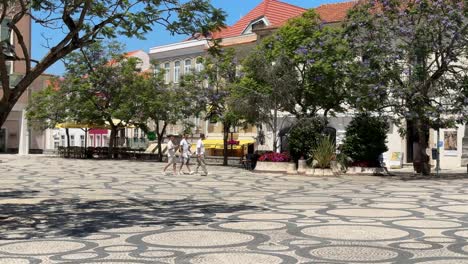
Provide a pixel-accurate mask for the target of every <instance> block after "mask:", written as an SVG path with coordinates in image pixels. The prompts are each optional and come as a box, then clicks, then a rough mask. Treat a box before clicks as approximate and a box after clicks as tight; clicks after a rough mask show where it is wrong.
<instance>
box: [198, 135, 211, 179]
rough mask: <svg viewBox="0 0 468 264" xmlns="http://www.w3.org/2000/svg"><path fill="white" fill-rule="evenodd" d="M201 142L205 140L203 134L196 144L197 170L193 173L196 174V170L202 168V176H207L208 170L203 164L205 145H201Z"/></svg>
mask: <svg viewBox="0 0 468 264" xmlns="http://www.w3.org/2000/svg"><path fill="white" fill-rule="evenodd" d="M203 140H205V134H200V139H199V140H198V142H197V163H198V166H197V169H196V170H195V173H198V168H200V167H202V170H203V173H204V174H201V175H202V176H206V175H208V170H207V169H206V163H205V144H203Z"/></svg>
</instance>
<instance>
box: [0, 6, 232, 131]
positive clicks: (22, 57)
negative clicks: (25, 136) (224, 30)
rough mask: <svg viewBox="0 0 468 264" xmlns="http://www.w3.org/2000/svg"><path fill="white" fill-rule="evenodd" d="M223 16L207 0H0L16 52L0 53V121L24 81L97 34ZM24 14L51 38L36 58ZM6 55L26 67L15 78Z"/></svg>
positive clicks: (206, 22)
mask: <svg viewBox="0 0 468 264" xmlns="http://www.w3.org/2000/svg"><path fill="white" fill-rule="evenodd" d="M31 14H32V15H31ZM224 18H225V15H224V12H222V11H221V10H219V9H215V8H213V7H212V6H211V4H210V3H209V1H208V0H189V1H178V0H134V1H121V0H105V1H104V0H99V1H92V0H80V1H75V0H74V1H71V0H62V1H53V0H41V1H37V0H21V1H10V0H8V1H0V24H2V25H6V26H7V27H8V30H9V31H10V32H12V34H13V37H14V38H15V40H17V42H18V44H19V47H17V49H16V51H17V53H16V54H14V52H2V53H0V84H1V86H2V94H1V97H0V126H1V125H3V123H4V122H5V120H6V118H7V116H8V114H9V113H10V111H11V109H13V106H14V105H15V104H16V102H17V101H18V99H19V98H20V97H21V95H22V94H23V93H24V91H26V89H27V88H28V87H29V86H30V84H31V83H32V82H33V81H34V80H35V79H36V78H38V77H39V76H40V75H41V74H42V73H43V72H44V71H45V70H46V69H47V68H49V67H50V66H51V65H53V64H54V63H55V62H57V61H58V60H60V59H62V58H64V57H65V56H67V55H68V54H70V53H71V52H73V51H75V50H79V49H81V48H84V47H86V46H88V45H91V44H93V43H94V42H96V40H98V39H101V38H114V37H116V36H121V35H123V36H127V37H138V38H143V37H144V35H145V34H146V33H148V32H150V31H151V30H152V27H153V26H154V25H156V24H158V25H163V26H164V27H165V28H166V29H167V30H169V31H170V32H172V33H182V34H194V33H196V32H197V33H202V34H204V35H207V34H208V33H209V32H211V31H213V30H214V29H216V28H218V27H220V26H222V25H223V21H224ZM24 19H31V20H32V23H35V24H36V25H39V26H41V27H43V28H45V29H47V31H48V32H49V33H50V36H53V37H54V39H56V41H53V42H51V41H47V43H48V44H49V47H48V48H49V52H48V53H47V54H46V55H45V56H44V57H43V58H40V59H39V60H34V59H33V58H32V51H31V47H30V46H29V45H28V44H27V42H26V39H27V36H25V32H22V31H21V30H20V29H19V27H18V25H19V23H20V22H21V21H23V20H24ZM3 46H9V40H2V47H3ZM7 50H10V51H11V50H12V49H11V48H8V49H7ZM4 51H5V50H4ZM8 53H10V54H8ZM7 60H16V61H17V63H24V65H25V69H26V71H25V73H24V75H22V76H19V78H18V82H16V83H10V76H9V75H8V72H7V66H6V64H7ZM10 86H11V87H10Z"/></svg>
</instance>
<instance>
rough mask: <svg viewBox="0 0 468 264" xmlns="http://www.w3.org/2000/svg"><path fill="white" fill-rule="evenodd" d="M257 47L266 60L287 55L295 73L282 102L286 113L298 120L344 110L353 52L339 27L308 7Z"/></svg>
mask: <svg viewBox="0 0 468 264" xmlns="http://www.w3.org/2000/svg"><path fill="white" fill-rule="evenodd" d="M260 49H261V50H263V52H264V53H265V54H266V57H267V61H269V62H275V61H277V60H279V59H281V58H289V60H290V62H289V63H290V64H291V65H292V66H293V68H294V69H295V70H296V72H297V77H296V78H295V80H294V82H295V85H293V86H291V87H290V88H291V89H290V91H289V92H290V96H288V97H287V99H288V100H289V102H288V103H287V104H284V105H285V106H287V108H286V110H287V111H288V112H290V113H291V114H293V115H295V116H296V117H297V118H298V119H301V118H304V117H314V116H317V115H318V114H323V115H324V116H325V117H327V116H328V115H330V114H333V113H334V112H342V111H344V109H343V105H344V103H345V98H346V97H347V90H346V87H347V86H346V83H347V82H349V81H351V79H350V78H349V71H350V70H351V69H350V68H349V66H350V65H352V64H350V63H349V62H350V61H351V60H352V57H351V55H352V54H351V53H350V50H349V47H348V44H347V42H346V41H345V40H344V38H343V37H342V30H341V29H340V28H339V27H336V26H335V27H334V26H325V25H324V24H323V23H322V21H321V20H320V17H319V16H318V15H317V14H316V13H315V11H314V10H309V11H307V12H305V13H304V14H303V15H302V16H300V17H297V18H294V19H291V20H290V21H289V22H288V23H286V25H284V26H282V27H281V28H279V29H278V31H277V32H276V33H275V34H273V35H272V36H270V37H268V38H266V39H265V40H264V41H263V42H262V43H261V45H260ZM286 73H287V75H291V73H290V72H287V71H286ZM287 75H286V76H287ZM288 88H289V87H288Z"/></svg>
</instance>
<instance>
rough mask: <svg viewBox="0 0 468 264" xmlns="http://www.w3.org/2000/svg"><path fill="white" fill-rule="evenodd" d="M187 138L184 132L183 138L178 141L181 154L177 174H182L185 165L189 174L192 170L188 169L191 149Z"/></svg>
mask: <svg viewBox="0 0 468 264" xmlns="http://www.w3.org/2000/svg"><path fill="white" fill-rule="evenodd" d="M187 140H188V135H187V134H185V135H184V138H183V139H182V141H180V144H179V145H180V153H182V155H181V156H180V162H181V163H180V168H179V174H182V173H183V172H182V169H183V167H184V165H185V166H187V169H188V173H189V174H192V170H190V166H189V161H190V156H192V151H191V150H190V147H191V145H190V143H189V142H188V141H187Z"/></svg>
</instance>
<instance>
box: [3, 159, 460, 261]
mask: <svg viewBox="0 0 468 264" xmlns="http://www.w3.org/2000/svg"><path fill="white" fill-rule="evenodd" d="M0 159H2V160H3V162H2V163H0V175H1V176H0V186H1V189H0V264H3V263H8V264H10V263H130V264H131V263H156V264H158V263H173V264H174V263H175V264H179V263H180V264H296V263H303V264H309V263H425V264H430V263H434V264H435V263H441V264H453V263H468V242H467V241H468V180H467V179H465V178H462V177H451V178H449V179H417V180H408V179H405V180H401V179H399V178H384V177H369V176H342V177H305V176H290V175H289V176H288V175H281V174H254V173H251V172H248V171H245V170H242V169H237V168H230V167H229V168H225V167H210V168H209V169H210V171H211V174H210V175H209V176H207V177H202V176H197V175H182V176H172V175H167V176H165V175H163V174H162V173H161V170H162V167H163V164H158V163H151V162H132V161H95V160H91V161H89V160H64V159H59V158H51V157H43V156H33V157H23V158H20V157H17V156H4V157H3V156H0Z"/></svg>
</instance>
